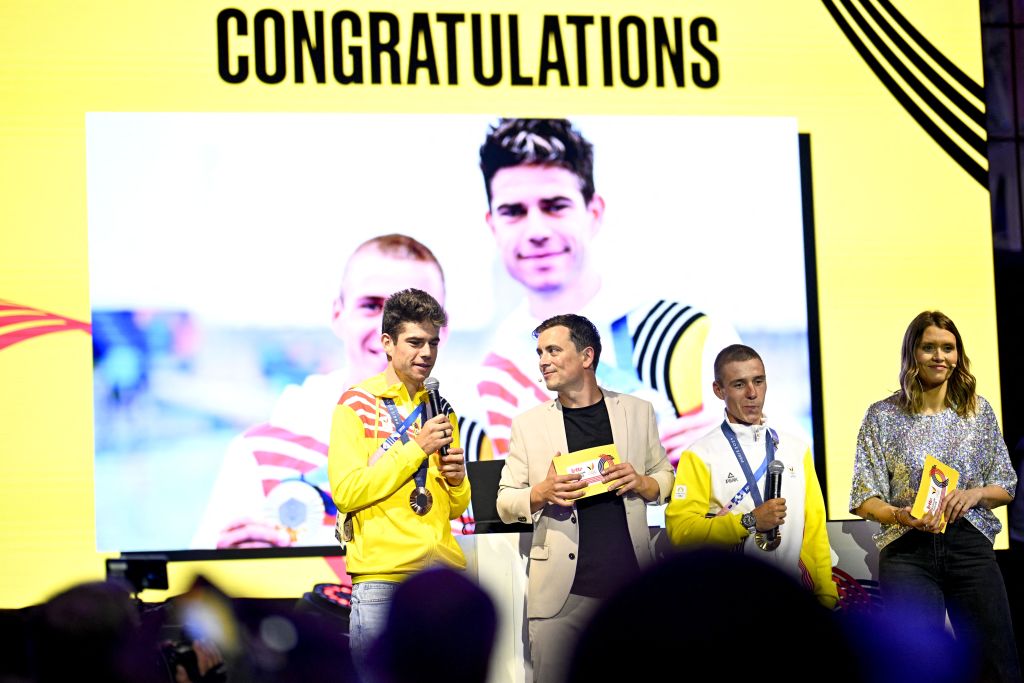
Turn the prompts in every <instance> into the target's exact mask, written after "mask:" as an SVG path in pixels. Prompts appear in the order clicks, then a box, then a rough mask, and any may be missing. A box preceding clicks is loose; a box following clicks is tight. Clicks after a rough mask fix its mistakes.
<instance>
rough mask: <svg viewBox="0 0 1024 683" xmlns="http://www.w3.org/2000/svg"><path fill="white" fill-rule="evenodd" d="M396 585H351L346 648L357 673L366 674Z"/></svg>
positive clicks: (369, 582)
mask: <svg viewBox="0 0 1024 683" xmlns="http://www.w3.org/2000/svg"><path fill="white" fill-rule="evenodd" d="M397 589H398V584H397V583H394V582H391V581H363V582H360V583H357V584H354V585H353V586H352V613H351V614H350V616H349V621H348V646H349V650H350V651H351V652H352V662H353V664H355V666H356V670H357V671H358V672H359V673H360V674H364V676H363V677H364V678H365V671H366V666H365V663H366V657H367V655H368V654H369V652H370V647H372V646H373V643H374V641H375V640H377V637H378V636H380V634H381V633H383V632H384V627H385V626H386V625H387V621H388V610H389V609H390V608H391V599H392V597H394V594H395V590H397Z"/></svg>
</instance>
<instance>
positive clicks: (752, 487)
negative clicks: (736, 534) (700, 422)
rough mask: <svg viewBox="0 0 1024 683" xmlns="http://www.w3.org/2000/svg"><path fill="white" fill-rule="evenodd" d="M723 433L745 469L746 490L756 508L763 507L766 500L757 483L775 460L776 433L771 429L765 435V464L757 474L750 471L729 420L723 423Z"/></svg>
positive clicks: (762, 464) (758, 469)
mask: <svg viewBox="0 0 1024 683" xmlns="http://www.w3.org/2000/svg"><path fill="white" fill-rule="evenodd" d="M722 433H723V434H725V439H726V441H728V442H729V445H730V446H732V452H733V453H734V454H735V455H736V459H737V460H738V461H739V463H740V467H741V468H742V469H743V476H745V477H746V478H747V485H746V487H745V488H746V489H748V490H749V491H750V495H751V496H752V497H753V498H754V507H761V504H762V503H764V498H762V497H761V492H760V491H758V489H757V482H758V480H759V479H761V477H763V476H764V473H765V470H767V469H768V462H769V461H770V460H772V459H774V458H775V439H776V438H778V437H776V436H775V432H773V431H772V430H770V429H766V430H765V435H764V451H765V454H764V462H762V463H761V466H760V467H758V468H757V472H751V471H750V463H748V462H747V456H746V455H744V454H743V448H741V447H740V442H739V439H737V438H736V432H734V431H732V427H730V426H729V421H728V420H723V421H722Z"/></svg>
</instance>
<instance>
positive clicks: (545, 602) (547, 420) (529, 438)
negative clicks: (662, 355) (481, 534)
mask: <svg viewBox="0 0 1024 683" xmlns="http://www.w3.org/2000/svg"><path fill="white" fill-rule="evenodd" d="M602 391H603V392H604V397H605V399H604V400H605V404H606V405H607V406H608V417H609V418H610V420H611V426H612V438H613V439H614V440H615V446H616V448H617V449H618V452H619V457H621V458H623V460H624V461H626V462H630V463H632V464H633V468H634V469H635V470H636V471H637V472H639V473H641V474H646V475H647V476H650V477H653V478H654V479H655V481H657V482H658V490H659V493H658V499H657V501H655V502H658V503H665V502H668V499H669V493H670V491H671V489H672V482H673V479H674V478H675V473H674V472H673V471H672V465H671V464H670V463H669V461H668V458H667V457H666V456H665V449H664V447H662V445H661V440H660V439H659V438H658V427H657V423H656V421H655V419H654V408H653V407H652V406H651V404H650V403H648V402H647V401H644V400H641V399H638V398H636V397H634V396H629V395H626V394H617V393H615V392H613V391H608V390H607V389H603V390H602ZM568 450H569V449H568V446H567V445H566V441H565V425H564V423H563V421H562V404H560V403H559V402H558V401H557V400H555V401H549V402H548V403H544V404H542V405H539V406H537V407H535V408H532V409H530V410H528V411H527V412H525V413H523V414H522V415H520V416H519V417H517V418H515V419H514V420H513V421H512V441H511V443H510V445H509V454H508V457H507V458H506V459H505V467H504V469H502V472H501V481H500V483H499V484H498V503H497V505H498V516H499V517H501V520H502V521H503V522H505V523H506V524H511V523H513V522H529V521H530V520H531V517H532V520H533V544H532V547H531V548H530V565H529V575H530V578H529V588H528V594H527V608H526V614H527V617H529V618H531V619H532V618H547V617H552V616H554V615H555V614H557V613H558V611H559V610H560V609H561V608H562V605H564V604H565V600H566V598H567V597H568V596H569V590H570V589H571V588H572V583H573V579H574V578H575V576H576V553H577V552H578V550H579V526H578V525H577V523H576V508H575V507H571V508H564V507H561V506H558V505H546V506H544V507H543V508H541V509H540V510H538V511H537V512H536V513H533V514H531V512H530V488H531V487H532V486H533V485H534V484H536V483H538V482H540V481H542V480H543V479H545V478H546V477H547V476H548V468H549V467H550V466H551V458H552V457H554V455H555V453H556V452H557V453H567V452H568ZM624 498H625V500H624V503H625V508H626V523H627V525H628V527H629V536H630V538H631V539H632V541H633V550H634V552H636V559H637V562H638V563H639V564H640V568H641V569H642V568H644V567H645V566H647V565H649V564H651V562H652V561H653V559H654V554H653V552H652V548H651V534H650V531H649V529H648V527H647V510H646V505H647V504H646V501H644V499H643V498H642V497H640V496H639V495H638V494H636V493H633V492H632V491H631V492H629V493H626V494H625V496H624Z"/></svg>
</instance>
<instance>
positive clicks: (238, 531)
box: [217, 517, 292, 550]
mask: <svg viewBox="0 0 1024 683" xmlns="http://www.w3.org/2000/svg"><path fill="white" fill-rule="evenodd" d="M291 545H292V537H291V536H290V535H289V534H288V532H287V531H286V530H285V529H282V528H281V527H279V526H277V525H276V524H271V523H269V522H263V521H260V520H256V519H252V518H250V517H245V518H242V519H236V520H235V521H233V522H231V523H230V524H228V525H227V526H226V527H224V529H222V530H221V532H220V533H219V534H218V535H217V549H218V550H220V549H222V548H287V547H289V546H291Z"/></svg>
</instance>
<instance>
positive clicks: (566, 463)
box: [552, 443, 622, 498]
mask: <svg viewBox="0 0 1024 683" xmlns="http://www.w3.org/2000/svg"><path fill="white" fill-rule="evenodd" d="M552 462H553V463H554V465H555V472H556V473H557V474H581V475H583V478H582V479H580V481H583V482H586V483H587V488H585V489H583V498H586V497H587V496H596V495H597V494H599V493H606V492H607V491H608V487H607V486H606V485H605V484H604V483H603V482H602V481H601V476H602V475H603V474H604V471H605V469H606V468H608V467H609V466H611V465H617V464H618V463H620V462H622V461H621V460H619V451H618V449H617V448H615V444H613V443H610V444H608V445H606V446H595V447H594V448H585V449H583V450H582V451H573V452H572V453H566V454H565V455H560V456H558V457H557V458H554V459H553V460H552Z"/></svg>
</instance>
